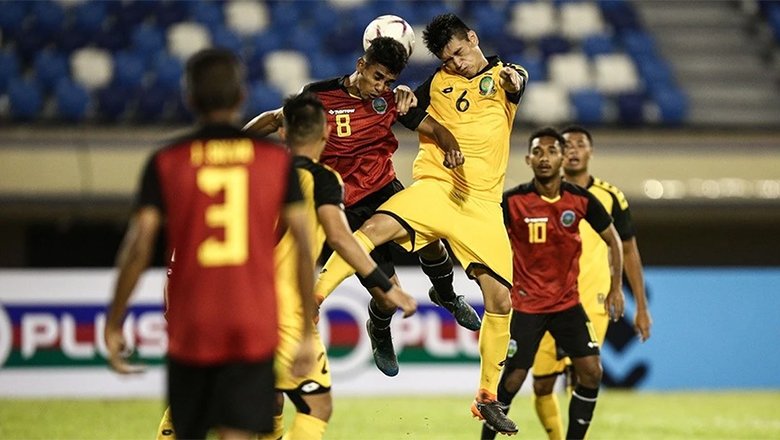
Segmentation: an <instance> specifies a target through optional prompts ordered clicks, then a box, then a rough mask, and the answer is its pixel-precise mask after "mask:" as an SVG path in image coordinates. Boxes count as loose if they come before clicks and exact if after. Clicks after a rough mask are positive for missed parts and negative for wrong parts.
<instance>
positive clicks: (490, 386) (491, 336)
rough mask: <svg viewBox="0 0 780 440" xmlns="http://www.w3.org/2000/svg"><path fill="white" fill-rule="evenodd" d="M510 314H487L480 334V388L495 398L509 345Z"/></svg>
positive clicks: (483, 319) (483, 318)
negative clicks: (502, 364) (502, 362)
mask: <svg viewBox="0 0 780 440" xmlns="http://www.w3.org/2000/svg"><path fill="white" fill-rule="evenodd" d="M509 316H510V315H509V314H508V313H507V314H506V315H499V314H496V313H490V312H485V315H484V316H483V317H482V329H481V330H480V332H479V358H480V362H479V373H480V374H479V388H480V390H485V391H487V392H488V393H490V394H491V395H493V396H495V395H496V394H497V390H498V380H499V378H500V375H501V366H500V365H499V364H500V363H501V361H503V360H504V359H506V350H507V347H508V345H509Z"/></svg>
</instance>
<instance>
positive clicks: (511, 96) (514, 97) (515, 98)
mask: <svg viewBox="0 0 780 440" xmlns="http://www.w3.org/2000/svg"><path fill="white" fill-rule="evenodd" d="M504 65H505V66H507V67H511V68H513V69H515V70H516V71H517V73H519V74H520V80H521V81H522V82H523V83H522V84H521V85H520V91H518V92H517V93H509V92H506V97H507V99H508V100H509V101H510V102H513V103H515V104H517V103H519V102H520V98H522V97H523V93H524V92H525V86H526V85H527V84H528V71H527V70H525V68H524V67H523V66H521V65H519V64H512V63H504Z"/></svg>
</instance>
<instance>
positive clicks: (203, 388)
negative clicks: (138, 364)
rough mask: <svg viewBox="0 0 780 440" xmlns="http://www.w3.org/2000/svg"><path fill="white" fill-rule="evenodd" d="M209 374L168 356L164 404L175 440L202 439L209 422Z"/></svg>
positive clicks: (210, 415)
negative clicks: (184, 439)
mask: <svg viewBox="0 0 780 440" xmlns="http://www.w3.org/2000/svg"><path fill="white" fill-rule="evenodd" d="M212 382H213V372H212V369H211V368H207V367H200V366H193V365H188V364H186V363H183V362H179V361H177V360H175V359H173V358H171V357H170V356H169V358H168V404H169V405H170V414H171V419H172V420H173V427H174V431H175V432H176V436H177V437H178V438H205V437H206V435H207V434H208V432H209V429H210V428H211V426H212V425H211V421H212V420H213V413H212V412H213V409H214V405H213V404H214V402H213V400H212V399H211V391H212V390H213V384H212Z"/></svg>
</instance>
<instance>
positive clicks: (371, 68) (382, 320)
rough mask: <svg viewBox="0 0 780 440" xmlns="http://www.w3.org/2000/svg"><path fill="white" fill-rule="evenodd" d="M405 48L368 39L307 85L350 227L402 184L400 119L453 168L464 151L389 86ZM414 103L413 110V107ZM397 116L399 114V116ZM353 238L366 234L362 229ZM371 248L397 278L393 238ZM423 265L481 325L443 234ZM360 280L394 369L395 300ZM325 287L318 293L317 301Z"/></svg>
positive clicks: (473, 326)
mask: <svg viewBox="0 0 780 440" xmlns="http://www.w3.org/2000/svg"><path fill="white" fill-rule="evenodd" d="M407 58H408V56H407V53H406V49H404V47H403V45H401V43H399V42H398V41H396V40H394V39H392V38H389V37H379V38H376V39H374V40H372V43H371V45H370V46H369V48H368V49H367V50H366V51H365V53H364V55H363V56H362V57H361V58H359V59H358V60H357V63H356V67H355V71H354V72H353V73H352V74H350V75H346V76H342V77H338V78H333V79H329V80H324V81H319V82H315V83H312V84H309V85H307V86H305V87H304V89H303V90H304V91H306V92H310V93H313V94H315V95H316V96H317V97H318V98H319V99H320V101H322V103H323V105H324V106H325V109H326V112H327V117H328V125H329V126H330V127H331V134H330V136H329V137H328V141H327V143H326V145H325V150H324V151H323V153H322V157H321V162H322V163H323V164H325V165H328V166H329V167H331V168H333V169H334V170H336V171H337V172H338V173H339V174H340V175H341V176H342V178H343V179H344V189H345V196H344V203H345V205H346V208H345V213H346V216H347V220H348V222H349V225H350V227H351V228H352V230H357V229H358V228H359V227H360V226H361V225H362V224H363V223H364V222H365V221H366V220H367V219H368V218H369V217H371V215H372V214H373V213H374V212H375V211H376V209H377V207H379V206H380V205H381V204H382V203H384V202H385V201H386V200H387V199H389V198H390V197H391V196H392V195H393V194H395V193H397V192H398V191H400V190H402V189H403V185H402V184H401V182H400V181H399V180H398V179H397V178H396V174H395V169H394V168H393V162H392V155H393V153H394V152H395V151H396V150H397V149H398V140H397V139H396V137H395V135H394V134H393V131H392V129H391V126H392V125H393V124H394V123H395V122H396V120H400V121H401V122H402V123H403V124H404V125H407V127H409V128H410V129H416V130H417V131H418V132H419V133H420V135H421V136H425V137H426V138H427V139H430V140H431V141H432V142H433V143H434V144H435V145H437V148H439V151H440V152H441V154H440V156H441V161H442V162H444V163H446V166H448V167H450V168H454V167H457V166H460V165H461V164H463V156H462V154H461V152H460V148H459V146H458V142H457V141H456V140H455V139H454V138H453V136H452V133H450V131H449V130H447V129H446V128H444V127H443V126H442V125H441V124H439V123H438V122H437V121H436V120H435V119H434V118H426V119H425V120H424V121H422V122H421V123H418V122H419V121H415V124H414V125H413V126H410V125H408V122H406V121H407V120H408V119H409V118H410V117H411V116H404V115H407V114H408V112H410V111H411V112H412V113H414V112H415V109H413V108H411V107H412V106H413V105H414V104H415V102H416V97H415V96H414V94H412V93H411V91H410V90H409V89H408V88H406V87H404V86H399V87H398V88H396V90H395V91H392V90H391V87H392V85H393V83H394V82H395V80H396V78H397V77H398V75H399V74H400V73H401V71H402V70H403V69H404V67H405V66H406V62H407ZM410 108H411V110H410ZM399 116H400V118H399ZM282 121H283V112H282V109H277V110H273V111H269V112H265V113H263V114H261V115H260V116H258V117H256V118H255V119H254V120H253V121H251V122H250V123H249V124H247V127H246V129H247V130H249V131H251V132H254V133H257V134H260V135H268V134H270V133H273V132H274V131H276V130H277V129H278V128H279V127H280V126H281V124H282ZM357 237H358V239H360V240H366V239H365V237H363V236H362V235H361V234H358V235H357ZM371 256H372V257H373V259H374V260H375V261H376V262H377V263H378V264H379V267H380V268H381V269H382V270H383V271H384V272H385V273H386V274H387V275H388V276H390V277H391V280H392V281H393V282H394V283H395V284H398V279H397V277H396V276H395V268H394V266H393V260H392V257H391V253H390V244H387V245H383V246H377V247H376V248H375V249H374V250H373V251H371ZM420 262H421V265H422V268H423V272H425V274H426V275H428V277H429V278H430V279H431V283H432V284H433V287H432V288H431V290H430V292H429V295H430V296H431V297H432V299H433V300H434V302H436V303H437V304H439V305H442V306H443V307H445V308H446V309H447V310H449V311H450V313H452V314H453V315H454V316H455V318H456V320H457V321H458V323H459V324H460V325H462V326H463V327H466V328H468V329H470V330H477V329H479V327H480V319H479V315H477V313H476V312H475V311H474V309H473V308H472V307H471V306H470V305H469V304H468V303H466V301H465V300H464V299H463V296H461V295H456V294H455V292H454V290H453V286H452V280H453V263H452V259H451V258H450V257H449V255H448V253H447V250H446V248H445V247H444V245H443V244H442V243H441V242H440V241H438V240H437V241H434V242H432V243H431V244H430V245H429V246H427V247H425V248H424V249H422V250H420ZM359 278H360V282H361V283H362V284H363V285H364V286H366V288H367V289H368V291H369V292H370V293H371V296H372V299H371V301H370V302H369V307H368V310H369V321H368V322H367V323H366V324H367V327H368V334H369V337H370V339H371V344H372V347H373V356H374V361H375V363H376V365H377V367H378V368H379V370H380V371H382V372H383V373H384V374H386V375H388V376H395V375H396V374H398V360H397V358H396V355H395V351H394V349H393V343H392V337H391V334H390V321H391V319H392V316H393V314H394V313H395V310H396V307H395V305H394V304H392V303H390V302H388V301H387V298H386V296H385V295H384V294H383V293H382V292H381V290H380V289H377V288H375V287H370V286H368V285H367V283H366V280H365V279H364V278H362V277H359ZM328 293H330V292H326V293H323V295H321V297H320V298H318V299H319V300H320V301H323V300H324V299H325V296H327V294H328Z"/></svg>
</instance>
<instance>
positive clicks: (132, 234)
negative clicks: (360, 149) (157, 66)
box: [104, 49, 315, 439]
mask: <svg viewBox="0 0 780 440" xmlns="http://www.w3.org/2000/svg"><path fill="white" fill-rule="evenodd" d="M244 77H245V75H244V69H243V66H242V65H241V64H240V62H239V61H238V59H237V57H236V56H235V55H233V54H232V53H230V52H229V51H225V50H220V49H207V50H203V51H200V52H198V53H197V54H195V55H193V57H192V58H190V59H189V60H188V62H187V66H186V69H185V77H184V84H185V91H186V94H187V99H188V103H189V105H190V106H191V107H192V109H193V110H194V111H195V113H196V114H197V119H198V126H197V127H196V128H195V130H194V131H193V132H191V133H190V134H188V135H186V136H184V137H182V138H180V139H178V140H177V141H174V142H172V143H170V144H168V145H167V146H166V147H164V148H162V149H160V150H158V151H157V152H155V153H154V154H153V155H152V157H151V158H150V160H149V161H148V162H147V165H146V167H145V169H144V171H143V175H142V179H141V185H140V190H139V193H138V198H137V201H136V209H135V213H134V214H133V216H132V218H131V220H130V225H129V227H128V230H127V232H126V234H125V238H124V240H123V242H122V244H121V247H120V250H119V253H118V257H117V265H118V267H119V274H118V276H117V280H116V284H115V287H114V294H113V299H112V302H111V305H110V308H109V311H108V316H107V319H106V328H105V334H104V337H105V340H106V346H107V348H108V352H109V362H110V365H111V367H112V368H113V369H115V370H116V371H117V372H119V373H124V374H126V373H133V372H138V371H139V369H138V368H137V366H134V365H131V364H129V363H128V362H127V360H126V359H125V358H124V357H123V351H124V349H125V347H126V342H125V340H124V336H123V333H122V321H123V320H124V315H125V311H126V309H127V302H128V300H129V298H130V296H131V294H132V292H133V290H134V288H135V286H136V284H137V282H138V279H139V277H140V275H141V274H142V272H143V271H144V270H145V269H146V268H147V267H148V265H149V262H150V260H151V257H152V253H153V249H154V244H155V241H156V238H157V234H158V232H159V229H160V228H161V227H162V225H163V223H164V222H165V225H166V232H167V234H166V236H167V243H166V245H167V250H168V253H169V254H170V253H172V251H173V249H175V250H176V268H175V270H174V271H173V272H172V273H171V277H170V279H169V284H168V289H167V291H168V306H169V307H168V313H167V318H168V340H169V349H168V390H167V395H168V396H167V397H168V402H169V404H170V409H171V410H170V414H171V418H172V420H173V424H174V428H175V431H176V433H177V435H178V436H179V437H180V438H205V437H206V435H207V434H208V432H209V431H210V430H211V429H212V428H214V429H216V430H217V431H218V435H219V437H220V438H224V439H250V438H252V437H253V436H254V435H255V434H256V433H266V432H271V431H272V430H273V422H274V419H273V416H274V409H275V405H276V401H275V393H274V371H273V368H274V352H275V350H276V346H277V343H278V338H279V336H278V330H277V304H276V289H275V285H274V283H275V279H274V278H275V277H274V261H273V251H274V245H275V244H276V240H277V234H276V224H277V221H279V220H280V219H281V221H282V223H283V224H284V225H285V226H287V227H288V228H289V229H290V230H291V231H292V233H293V234H294V236H295V238H296V240H295V242H296V248H297V250H298V252H299V254H300V255H301V257H300V258H299V260H298V267H297V269H296V273H297V280H298V281H297V282H298V286H299V289H298V291H299V292H300V294H301V298H300V300H301V304H303V309H304V313H305V314H310V315H311V316H313V314H314V306H315V302H314V298H313V296H312V294H311V287H312V283H313V279H312V278H313V277H312V276H311V275H312V271H313V270H314V262H313V260H312V259H311V250H310V248H309V237H308V233H307V227H306V226H307V216H306V212H305V206H304V204H303V203H301V200H302V195H301V191H300V185H299V183H298V179H297V173H296V172H295V171H294V169H293V167H292V159H291V157H290V155H289V154H288V153H287V151H285V150H284V149H282V148H280V147H279V146H277V145H275V144H272V143H269V142H267V141H264V140H258V139H253V138H251V137H248V136H247V134H246V133H244V132H242V131H241V129H240V128H239V127H237V126H236V125H234V124H235V123H236V122H237V121H238V118H239V116H240V108H241V105H242V103H243V99H244V96H245V88H244ZM259 314H260V315H259ZM204 323H207V325H204ZM313 327H314V326H313V323H311V320H309V322H308V323H307V324H306V325H305V326H304V329H303V337H302V339H301V341H300V345H299V346H298V349H297V353H296V360H295V363H294V367H293V368H294V372H293V373H294V374H297V375H301V374H303V373H305V372H308V371H310V370H311V367H312V365H313V362H314V344H313V340H312V338H313ZM217 384H218V385H217Z"/></svg>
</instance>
